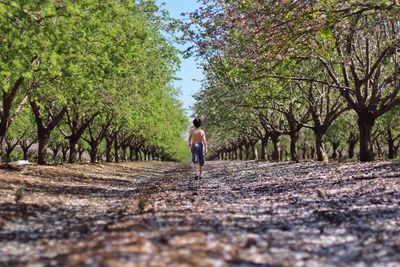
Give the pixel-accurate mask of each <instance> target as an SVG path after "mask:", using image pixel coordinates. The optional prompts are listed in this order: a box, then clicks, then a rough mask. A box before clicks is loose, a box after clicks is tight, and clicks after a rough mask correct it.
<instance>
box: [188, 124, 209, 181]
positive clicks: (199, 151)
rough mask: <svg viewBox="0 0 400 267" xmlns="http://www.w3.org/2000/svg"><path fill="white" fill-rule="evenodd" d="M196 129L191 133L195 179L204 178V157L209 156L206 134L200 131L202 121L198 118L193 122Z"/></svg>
mask: <svg viewBox="0 0 400 267" xmlns="http://www.w3.org/2000/svg"><path fill="white" fill-rule="evenodd" d="M193 125H194V127H192V128H190V131H189V138H188V142H189V147H190V148H191V151H192V162H193V163H194V165H195V171H196V175H195V177H196V178H197V177H202V175H203V166H204V155H205V154H207V141H206V134H205V133H204V131H203V130H201V129H200V126H201V120H200V119H198V118H196V119H194V120H193Z"/></svg>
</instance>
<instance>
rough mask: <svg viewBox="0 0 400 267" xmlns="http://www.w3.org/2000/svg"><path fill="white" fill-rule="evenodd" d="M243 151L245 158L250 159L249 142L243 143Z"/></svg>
mask: <svg viewBox="0 0 400 267" xmlns="http://www.w3.org/2000/svg"><path fill="white" fill-rule="evenodd" d="M244 153H245V160H249V159H250V145H249V144H245V145H244Z"/></svg>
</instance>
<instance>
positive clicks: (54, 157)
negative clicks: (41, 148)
mask: <svg viewBox="0 0 400 267" xmlns="http://www.w3.org/2000/svg"><path fill="white" fill-rule="evenodd" d="M52 150H53V160H54V161H56V159H57V155H58V151H60V148H59V147H58V146H56V147H53V148H52Z"/></svg>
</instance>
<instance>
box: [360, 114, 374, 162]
mask: <svg viewBox="0 0 400 267" xmlns="http://www.w3.org/2000/svg"><path fill="white" fill-rule="evenodd" d="M374 123H375V120H374V119H372V118H371V117H370V116H368V115H365V114H358V128H359V130H360V161H362V162H369V161H373V160H374V159H375V157H374V150H373V143H372V128H373V127H374Z"/></svg>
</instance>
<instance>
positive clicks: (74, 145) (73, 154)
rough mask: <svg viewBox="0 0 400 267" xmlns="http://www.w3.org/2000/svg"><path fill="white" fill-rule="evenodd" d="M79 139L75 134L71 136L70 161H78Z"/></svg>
mask: <svg viewBox="0 0 400 267" xmlns="http://www.w3.org/2000/svg"><path fill="white" fill-rule="evenodd" d="M78 141H79V138H75V137H74V136H71V138H69V158H68V162H69V163H74V162H76V159H77V155H78Z"/></svg>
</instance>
